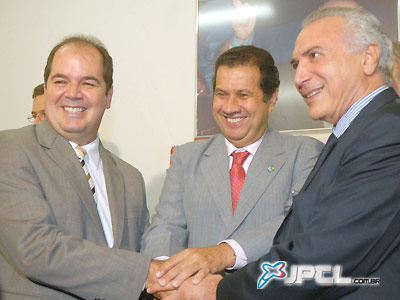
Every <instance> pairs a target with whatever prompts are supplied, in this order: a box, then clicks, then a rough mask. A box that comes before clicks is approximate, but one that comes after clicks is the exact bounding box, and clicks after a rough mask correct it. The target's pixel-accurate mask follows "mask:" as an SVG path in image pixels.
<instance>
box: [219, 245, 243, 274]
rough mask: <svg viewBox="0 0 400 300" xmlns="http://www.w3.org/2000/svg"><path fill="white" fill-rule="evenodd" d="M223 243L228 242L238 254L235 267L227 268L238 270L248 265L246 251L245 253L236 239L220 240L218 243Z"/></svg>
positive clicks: (236, 254)
mask: <svg viewBox="0 0 400 300" xmlns="http://www.w3.org/2000/svg"><path fill="white" fill-rule="evenodd" d="M221 243H227V244H228V245H229V246H231V247H232V249H233V252H235V256H236V262H235V265H234V266H233V267H230V268H226V270H237V269H241V268H243V267H244V266H245V265H247V256H246V253H244V250H243V248H242V246H240V245H239V243H238V242H236V241H235V240H223V241H221V242H219V243H218V245H219V244H221Z"/></svg>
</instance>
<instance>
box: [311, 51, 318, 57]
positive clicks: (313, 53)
mask: <svg viewBox="0 0 400 300" xmlns="http://www.w3.org/2000/svg"><path fill="white" fill-rule="evenodd" d="M310 57H311V58H317V57H319V53H318V52H310Z"/></svg>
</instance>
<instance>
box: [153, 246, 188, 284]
mask: <svg viewBox="0 0 400 300" xmlns="http://www.w3.org/2000/svg"><path fill="white" fill-rule="evenodd" d="M188 252H189V251H188V249H186V250H183V251H181V252H179V253H177V254H175V255H172V256H171V257H170V258H169V259H168V260H166V261H164V263H163V264H162V265H161V267H160V268H159V269H158V271H157V273H156V276H157V277H159V278H160V277H162V276H163V275H164V274H165V273H167V272H168V271H169V270H171V269H172V268H174V267H175V266H176V265H178V264H179V263H181V262H182V261H183V260H184V259H185V258H186V257H187V255H188Z"/></svg>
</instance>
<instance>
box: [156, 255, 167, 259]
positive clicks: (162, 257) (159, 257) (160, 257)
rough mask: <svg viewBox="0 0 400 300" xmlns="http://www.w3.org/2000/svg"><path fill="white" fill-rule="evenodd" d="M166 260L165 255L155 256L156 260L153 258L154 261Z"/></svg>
mask: <svg viewBox="0 0 400 300" xmlns="http://www.w3.org/2000/svg"><path fill="white" fill-rule="evenodd" d="M167 259H169V256H166V255H162V256H157V257H156V258H154V260H167Z"/></svg>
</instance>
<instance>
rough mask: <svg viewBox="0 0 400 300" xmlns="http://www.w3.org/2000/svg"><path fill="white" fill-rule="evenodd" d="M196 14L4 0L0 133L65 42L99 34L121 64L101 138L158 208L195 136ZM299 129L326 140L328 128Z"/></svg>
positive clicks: (0, 8)
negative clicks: (173, 155) (172, 166)
mask: <svg viewBox="0 0 400 300" xmlns="http://www.w3.org/2000/svg"><path fill="white" fill-rule="evenodd" d="M196 16H197V4H196V1H195V0H168V1H162V0H146V1H137V0H117V1H108V0H107V1H106V0H84V1H82V0H69V1H54V0H36V1H32V0H13V1H11V0H0V36H1V39H2V41H1V50H0V51H1V60H0V62H1V63H0V64H1V71H2V72H1V73H0V88H1V91H2V100H1V107H2V109H1V117H0V130H4V129H10V128H17V127H21V126H25V125H27V120H26V116H28V114H29V112H30V111H31V98H30V97H31V93H32V89H33V87H34V86H36V85H37V84H38V83H40V82H41V81H42V76H43V75H42V74H43V69H44V65H45V60H46V58H47V55H48V52H49V51H50V49H51V48H52V47H53V46H54V45H55V44H56V43H57V42H58V41H60V40H61V39H62V38H63V37H64V36H66V35H70V34H75V33H85V34H93V35H95V36H97V37H99V38H100V39H101V40H102V41H103V42H104V43H105V45H106V46H107V48H108V49H109V51H110V53H111V55H112V56H113V58H114V68H115V75H114V81H115V84H114V97H113V103H112V108H111V110H110V111H108V112H107V113H106V115H105V117H104V120H103V124H102V126H101V128H100V136H101V138H102V140H103V142H104V143H105V145H106V147H107V148H109V149H110V150H111V151H113V152H114V153H116V154H117V155H119V156H120V157H122V158H123V159H125V160H126V161H128V162H129V163H131V164H133V165H134V166H136V167H137V168H138V169H139V170H140V171H141V172H142V174H143V175H144V178H145V181H146V187H147V196H148V206H149V208H150V211H151V212H153V211H154V206H155V204H156V203H157V201H158V197H159V194H160V190H161V186H162V183H163V180H164V177H165V170H166V169H167V168H168V166H169V150H170V147H171V146H173V145H178V144H182V143H185V142H188V141H191V140H193V138H194V126H195V125H194V124H195V74H196V72H195V64H196ZM399 31H400V30H399ZM328 131H329V130H328ZM295 134H306V135H311V136H314V137H316V138H318V139H320V140H322V141H325V140H326V137H327V135H328V134H329V133H328V132H327V131H322V132H297V133H295Z"/></svg>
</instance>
